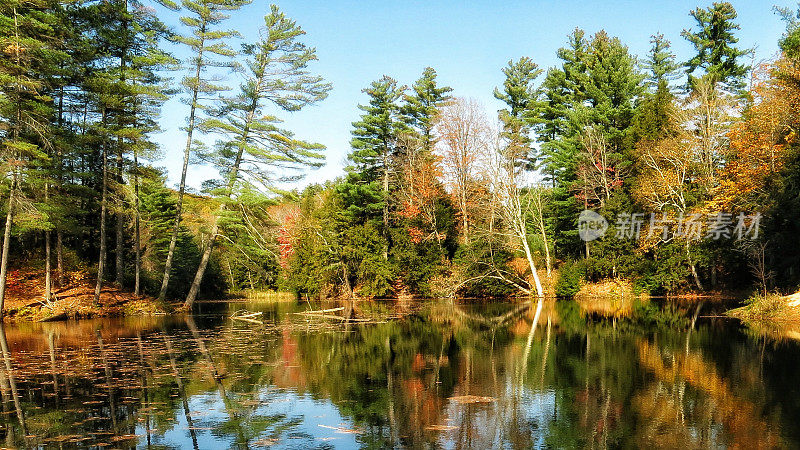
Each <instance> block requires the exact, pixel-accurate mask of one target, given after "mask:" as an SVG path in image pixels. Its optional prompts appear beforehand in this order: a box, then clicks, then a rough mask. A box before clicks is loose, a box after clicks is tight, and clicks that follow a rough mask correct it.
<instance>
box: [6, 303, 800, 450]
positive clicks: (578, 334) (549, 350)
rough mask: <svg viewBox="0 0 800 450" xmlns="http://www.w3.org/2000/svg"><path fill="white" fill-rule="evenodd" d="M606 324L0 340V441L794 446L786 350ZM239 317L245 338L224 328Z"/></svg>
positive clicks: (526, 309)
mask: <svg viewBox="0 0 800 450" xmlns="http://www.w3.org/2000/svg"><path fill="white" fill-rule="evenodd" d="M611 306H612V307H609V305H601V306H597V307H593V306H592V305H587V304H578V303H577V302H571V301H558V302H555V301H549V302H546V303H545V304H544V305H543V307H542V309H541V311H540V312H539V318H538V320H535V317H536V313H537V311H536V310H537V308H536V307H535V305H530V304H498V303H488V304H487V303H480V304H455V303H453V302H447V301H429V302H418V303H413V304H408V303H404V304H397V303H394V302H374V303H352V304H349V305H344V307H342V306H339V307H338V308H337V305H331V306H330V307H327V306H322V307H319V306H316V309H317V310H319V311H322V310H324V309H329V310H336V311H340V312H341V311H344V312H342V314H343V315H344V314H346V317H347V318H348V319H349V320H339V319H337V318H336V316H334V315H332V314H327V313H319V314H301V313H303V312H306V311H307V310H308V309H309V305H307V304H305V303H303V302H300V303H295V302H282V303H273V304H266V303H265V304H262V305H260V306H257V307H256V306H254V305H253V304H248V305H244V304H237V303H235V302H227V303H224V304H219V305H210V304H204V305H203V308H204V313H203V314H201V315H196V316H190V317H185V318H181V317H178V318H169V317H161V318H138V319H136V318H128V319H105V320H95V321H80V322H64V323H49V324H20V325H8V324H7V325H5V326H2V325H0V350H1V351H2V357H3V364H0V394H2V415H0V426H2V428H0V442H2V443H3V444H2V445H4V446H6V447H46V448H63V447H75V446H81V447H85V446H98V447H105V446H111V447H114V448H134V447H136V448H194V449H200V448H254V447H261V446H273V445H275V446H278V447H293V448H332V447H337V448H357V447H372V448H385V447H430V446H433V447H458V448H495V447H513V448H531V447H540V448H547V447H559V448H563V447H570V448H572V447H648V446H656V447H676V446H677V447H682V448H683V447H687V448H698V447H728V446H737V447H742V448H759V447H768V448H774V447H798V446H800V432H798V429H797V427H796V423H797V422H798V419H800V391H798V386H797V383H796V381H795V376H796V374H797V373H798V372H799V371H800V345H798V343H797V342H796V341H793V340H783V341H773V340H769V339H767V338H765V337H764V336H763V335H761V334H757V333H753V332H750V331H748V330H746V329H744V328H743V327H742V326H741V325H740V324H739V323H738V322H736V321H734V320H731V319H725V318H721V317H716V315H717V314H716V311H717V309H718V305H715V304H713V303H712V302H708V301H706V302H703V303H699V302H694V303H692V302H681V303H676V302H669V301H659V302H649V303H639V302H635V303H632V304H630V305H624V307H621V306H618V305H611ZM245 308H247V309H249V310H250V311H252V310H254V309H258V310H259V311H261V312H262V315H261V316H259V320H230V319H229V316H230V315H231V314H233V313H234V312H236V311H240V310H242V309H245ZM603 311H614V312H613V314H609V313H604V312H603ZM620 311H624V313H620ZM248 317H252V316H248ZM534 322H536V324H537V325H536V326H535V327H533V326H532V323H534Z"/></svg>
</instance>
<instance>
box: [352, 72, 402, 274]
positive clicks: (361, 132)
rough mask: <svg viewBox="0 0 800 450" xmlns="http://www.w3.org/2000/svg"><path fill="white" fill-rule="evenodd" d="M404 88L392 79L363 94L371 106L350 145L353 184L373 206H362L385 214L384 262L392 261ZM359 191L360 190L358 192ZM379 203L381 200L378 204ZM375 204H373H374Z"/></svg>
mask: <svg viewBox="0 0 800 450" xmlns="http://www.w3.org/2000/svg"><path fill="white" fill-rule="evenodd" d="M404 91H405V87H404V86H397V81H395V80H394V79H392V78H391V77H388V76H383V77H382V78H381V79H380V80H377V81H374V82H372V84H371V85H370V87H368V88H366V89H364V90H363V91H362V92H364V93H366V94H367V95H369V97H370V100H369V104H368V105H359V106H358V108H359V109H360V110H362V111H364V114H362V115H361V120H359V121H357V122H353V131H352V135H353V139H352V140H351V141H350V145H351V147H352V148H353V151H352V152H351V153H350V155H349V156H348V158H349V159H350V161H351V162H352V163H353V165H354V166H353V167H351V168H350V172H351V174H355V176H353V177H349V180H350V181H351V184H357V185H361V186H362V189H365V190H366V191H367V192H365V194H367V196H366V198H365V199H364V200H368V201H369V203H367V204H365V203H361V206H360V208H365V209H369V210H374V209H378V208H380V210H381V212H382V222H383V228H382V229H381V235H382V236H383V238H384V239H385V240H387V243H386V245H385V246H384V251H383V256H384V260H386V259H388V251H389V249H388V233H389V189H390V183H391V179H392V172H393V170H392V163H393V159H394V157H396V156H397V155H398V154H399V153H400V151H401V149H400V147H399V146H398V140H397V138H398V136H399V134H400V133H401V132H402V131H404V130H406V126H405V124H403V122H402V121H401V116H400V113H401V107H400V105H399V104H398V101H399V100H400V99H401V98H402V96H403V92H404ZM356 190H359V189H358V188H356ZM376 200H379V201H378V202H376ZM370 203H371V204H370Z"/></svg>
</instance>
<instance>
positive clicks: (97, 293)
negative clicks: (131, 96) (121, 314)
mask: <svg viewBox="0 0 800 450" xmlns="http://www.w3.org/2000/svg"><path fill="white" fill-rule="evenodd" d="M105 121H106V111H105V110H103V123H105ZM102 145H103V152H102V153H103V156H102V165H103V183H102V184H103V187H102V192H103V194H102V197H101V200H100V258H99V262H98V263H97V284H96V285H95V287H94V300H93V303H94V306H100V291H101V290H102V289H103V275H104V272H105V268H106V267H105V266H106V209H107V208H108V206H107V201H108V153H107V152H108V146H107V145H106V142H105V140H104V141H103V144H102Z"/></svg>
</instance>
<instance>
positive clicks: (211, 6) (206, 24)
mask: <svg viewBox="0 0 800 450" xmlns="http://www.w3.org/2000/svg"><path fill="white" fill-rule="evenodd" d="M250 1H251V0H197V1H192V0H183V8H184V9H185V10H186V11H187V12H188V15H186V16H183V17H181V23H183V24H184V25H185V26H186V27H187V28H188V29H189V30H190V32H191V34H186V35H178V36H174V37H173V39H174V40H175V41H176V42H177V43H179V44H182V45H184V46H186V47H188V48H189V50H190V51H191V53H192V57H191V58H190V59H189V64H190V70H191V75H189V76H187V77H185V78H184V79H183V81H182V82H181V84H182V86H183V88H184V92H185V93H186V95H187V96H188V97H189V98H188V104H189V116H188V119H187V124H186V128H185V130H186V146H185V147H184V150H183V167H182V169H181V182H180V187H179V189H178V204H177V209H176V212H175V226H174V228H173V231H172V238H171V239H170V243H169V251H168V252H167V260H166V263H165V264H164V278H163V281H162V283H161V289H160V291H159V294H158V298H159V299H161V300H163V299H164V297H165V296H166V294H167V286H168V285H169V277H170V271H171V270H172V259H173V257H174V253H175V245H176V243H177V240H178V232H179V227H180V222H181V214H182V212H183V195H184V191H185V190H186V173H187V171H188V169H189V158H190V156H191V153H192V148H193V146H194V145H195V142H194V141H193V134H194V129H195V127H196V125H197V113H198V110H201V111H202V110H203V109H204V108H205V105H204V104H203V103H202V102H201V98H204V97H205V98H207V97H210V96H212V95H213V94H216V93H219V92H220V91H223V90H225V89H226V87H224V86H221V85H219V84H216V83H215V81H214V79H213V78H212V77H209V76H208V73H207V70H208V68H209V67H231V66H232V64H233V63H232V60H231V58H232V57H233V56H234V55H235V54H236V52H235V51H234V50H233V49H232V48H231V47H230V46H229V45H228V43H227V42H226V41H227V40H229V39H231V38H233V37H236V36H238V35H239V33H238V32H236V31H234V30H224V29H219V28H218V27H219V26H220V25H221V24H222V23H223V22H224V21H225V20H226V19H227V18H228V15H227V14H226V13H227V12H229V11H235V10H237V9H239V8H241V7H242V6H244V5H247V4H249V3H250Z"/></svg>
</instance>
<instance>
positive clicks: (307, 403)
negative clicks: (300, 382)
mask: <svg viewBox="0 0 800 450" xmlns="http://www.w3.org/2000/svg"><path fill="white" fill-rule="evenodd" d="M228 395H229V396H231V398H233V396H234V395H236V394H232V393H229V394H228ZM258 397H259V399H260V403H261V404H260V405H259V406H258V407H257V408H256V409H255V410H254V411H251V410H247V408H244V409H242V410H240V411H237V412H241V413H242V414H246V415H247V416H248V417H255V416H263V417H269V416H276V415H283V416H285V419H283V420H281V421H279V422H278V423H277V424H276V425H275V426H276V427H279V426H280V425H281V424H283V423H286V422H289V421H290V420H292V419H300V420H298V421H300V424H299V425H298V426H297V427H294V428H290V429H289V430H287V431H286V432H284V433H282V434H281V436H280V437H279V438H278V442H276V443H275V444H272V445H263V446H264V447H267V446H269V447H270V448H308V447H325V446H328V447H329V446H335V447H336V448H345V449H347V448H358V447H359V446H358V444H357V442H356V436H357V435H356V434H351V433H343V432H339V431H337V430H335V429H333V428H339V429H352V428H353V424H352V422H351V421H349V420H346V419H344V418H343V417H342V416H341V415H340V414H339V411H338V410H337V409H336V407H335V406H333V405H332V404H331V403H330V402H328V401H319V400H314V399H312V398H311V397H310V396H308V395H298V394H296V393H294V392H291V391H286V390H282V389H281V390H276V389H274V388H272V387H268V386H267V387H263V388H262V389H261V390H260V391H259V395H258ZM189 411H190V412H191V416H192V422H193V423H194V427H195V435H196V436H197V445H198V447H199V448H201V449H216V448H230V447H231V446H232V445H233V444H234V443H235V436H234V434H233V433H226V434H225V436H224V437H220V436H219V434H222V433H217V434H215V433H214V432H213V430H212V428H215V427H219V425H220V424H222V423H224V422H225V421H227V420H228V419H229V415H228V412H227V411H226V409H225V404H224V403H223V401H222V397H221V396H220V395H219V393H217V392H215V393H205V394H200V395H194V396H192V397H191V398H189ZM175 419H176V422H175V424H174V426H173V427H172V428H171V429H170V430H168V431H166V432H165V433H163V434H162V433H153V434H152V435H151V439H152V443H153V445H165V446H175V447H177V448H191V447H192V438H191V435H190V433H189V426H188V424H187V423H186V417H185V416H184V414H183V410H182V409H181V407H180V406H179V407H178V409H176V410H175ZM244 425H245V427H246V422H245V423H244ZM327 427H330V428H327ZM273 428H274V427H270V428H268V429H267V430H266V431H265V432H264V433H262V435H260V436H258V437H256V438H254V439H252V440H251V441H250V444H251V445H253V446H256V445H258V443H257V441H258V440H260V439H268V438H270V437H272V436H270V434H271V433H272V431H273ZM146 433H147V431H146V429H145V425H144V424H143V423H139V424H138V425H137V427H136V434H137V435H140V436H145V435H146ZM146 446H147V439H146V438H145V437H142V438H141V439H140V441H139V448H146Z"/></svg>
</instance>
